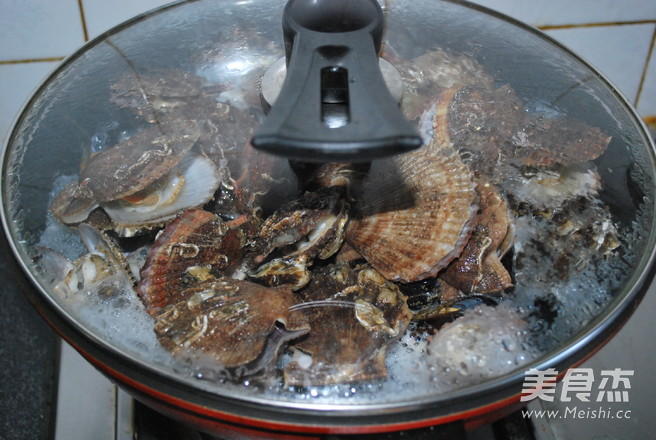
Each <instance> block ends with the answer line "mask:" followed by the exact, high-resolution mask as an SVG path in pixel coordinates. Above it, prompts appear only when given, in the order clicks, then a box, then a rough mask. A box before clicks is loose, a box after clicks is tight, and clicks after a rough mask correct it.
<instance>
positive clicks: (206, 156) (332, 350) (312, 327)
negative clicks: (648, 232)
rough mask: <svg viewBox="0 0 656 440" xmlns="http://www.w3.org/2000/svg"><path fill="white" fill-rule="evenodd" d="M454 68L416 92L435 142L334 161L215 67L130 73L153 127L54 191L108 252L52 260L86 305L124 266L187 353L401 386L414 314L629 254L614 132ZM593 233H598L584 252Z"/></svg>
mask: <svg viewBox="0 0 656 440" xmlns="http://www.w3.org/2000/svg"><path fill="white" fill-rule="evenodd" d="M443 55H444V54H443V51H441V50H440V51H437V52H436V53H435V54H426V55H423V56H422V57H423V58H422V59H421V60H419V61H421V62H418V63H415V65H416V66H418V68H419V67H421V66H423V65H424V64H426V63H428V62H429V61H430V64H433V61H434V60H439V58H440V57H441V56H443ZM458 59H460V60H462V62H463V67H462V69H461V70H466V69H480V68H481V67H480V66H479V65H478V64H477V63H476V62H475V61H473V60H471V59H467V58H466V57H464V56H460V57H459V58H458ZM422 62H423V63H424V64H422ZM438 64H439V63H438ZM411 73H412V72H411ZM412 75H415V76H413V78H411V79H410V81H409V84H411V86H412V87H415V88H416V87H419V86H418V85H417V84H416V83H417V77H416V75H418V73H417V72H414V73H412ZM426 76H427V77H428V79H426V81H429V82H430V81H431V79H430V77H431V76H430V75H426ZM434 76H435V82H434V83H433V84H432V85H431V86H430V87H429V89H430V90H432V92H433V93H434V95H433V97H432V98H431V99H427V98H426V96H425V95H421V96H418V97H417V100H416V101H412V98H408V97H406V98H405V100H404V106H405V107H406V110H407V113H408V114H410V115H411V117H414V115H416V116H417V122H418V124H419V125H420V127H421V129H422V134H423V136H424V137H425V145H424V146H423V147H422V148H421V149H420V150H418V151H416V152H413V153H409V154H405V155H403V156H399V157H395V158H392V159H386V160H377V161H374V162H372V163H370V164H366V165H352V164H325V165H320V166H319V165H309V164H300V163H289V162H287V161H286V160H284V159H280V158H275V157H270V156H267V155H265V154H262V153H259V152H257V151H255V150H253V149H252V148H251V147H250V145H249V144H248V139H249V138H250V135H251V133H252V130H254V128H255V125H256V123H255V121H256V116H254V115H253V114H251V113H249V112H248V111H245V110H243V109H238V108H233V107H231V106H229V105H227V104H223V103H220V102H218V101H216V100H215V99H213V98H212V91H211V88H210V87H207V86H205V85H204V84H203V81H202V79H201V78H199V77H195V76H193V75H191V74H184V75H182V74H180V73H178V72H158V73H157V75H155V74H153V75H152V77H149V76H148V75H142V76H141V77H140V78H138V80H137V79H135V78H132V77H130V78H126V79H125V80H124V81H121V82H119V83H117V84H115V85H114V86H113V87H112V96H111V102H112V103H113V104H114V105H116V106H118V107H120V108H122V109H124V110H126V111H129V112H132V113H133V114H134V116H135V117H136V118H139V119H140V120H142V121H143V123H144V125H143V128H142V129H141V130H140V131H138V132H136V133H134V134H132V135H131V136H130V137H129V138H127V139H125V140H121V141H119V142H117V143H116V145H113V146H110V147H109V148H106V149H102V150H101V151H98V152H93V153H90V154H86V155H85V156H84V160H83V161H82V164H81V167H80V168H81V169H80V173H79V178H78V179H77V180H76V181H75V182H73V183H72V184H70V185H68V186H67V187H65V188H64V189H63V190H61V191H60V192H59V193H58V194H57V195H56V196H55V197H54V199H53V201H52V203H51V213H52V215H53V216H54V218H56V219H57V220H58V221H59V222H61V223H62V224H65V225H68V226H69V227H71V228H74V229H75V228H76V229H78V230H79V231H80V233H81V234H82V235H84V236H86V237H90V236H92V237H94V241H95V242H96V243H101V244H102V245H94V246H93V247H92V246H88V248H89V251H90V252H89V254H88V255H85V256H84V257H82V258H81V259H79V260H75V261H68V260H66V259H65V258H64V257H63V256H61V255H59V254H58V253H57V252H56V251H53V250H49V249H42V250H41V251H40V252H41V267H42V268H43V269H44V270H45V271H47V272H48V273H50V274H53V275H52V276H51V277H50V278H49V280H50V282H51V284H52V286H53V289H54V290H55V291H56V292H58V293H59V294H60V295H61V296H62V297H63V298H65V299H66V300H68V301H74V300H75V297H76V292H79V291H82V290H88V289H89V288H90V287H93V286H95V285H98V284H101V285H103V286H105V288H104V289H103V290H102V294H103V295H111V294H112V293H111V289H109V290H110V291H109V292H108V289H107V288H106V287H107V286H108V285H109V286H111V284H107V283H103V281H102V280H103V279H105V278H108V277H111V276H118V275H116V274H121V275H120V276H122V277H124V279H125V280H127V281H126V282H125V283H122V284H121V285H122V286H125V285H131V286H132V288H133V289H134V292H136V294H137V295H138V297H139V299H140V301H141V302H142V304H143V306H144V310H145V312H144V313H147V314H148V315H149V316H151V317H152V320H153V332H154V333H155V334H156V336H157V338H158V340H159V342H160V344H161V345H162V347H164V348H165V349H166V350H168V351H169V352H170V353H171V354H172V355H173V356H174V357H175V358H176V359H178V360H180V362H183V363H186V364H190V365H194V362H195V361H196V360H198V359H201V360H202V362H200V361H199V363H200V364H202V365H203V368H207V366H208V365H210V368H213V369H214V370H215V373H216V374H215V375H218V376H219V377H221V378H223V379H229V380H237V381H240V380H243V379H244V378H252V377H255V376H257V377H276V378H279V380H280V381H282V382H283V383H284V384H285V385H286V386H291V387H303V386H321V385H329V384H339V383H354V382H361V381H371V380H378V379H384V378H385V377H386V376H387V368H386V362H385V359H386V351H387V349H388V347H389V346H390V345H391V344H397V343H399V341H400V340H401V338H402V336H403V335H404V333H405V332H406V330H407V329H408V327H409V326H410V325H411V323H413V324H412V326H413V328H414V329H415V330H414V331H417V329H418V328H419V329H420V331H423V332H425V333H426V334H428V335H429V336H430V335H433V334H435V332H439V331H440V330H439V329H440V327H441V326H442V325H443V324H444V323H445V322H447V321H453V320H455V319H458V317H459V316H461V315H462V313H463V311H464V310H465V309H468V308H474V307H477V306H478V305H485V306H494V305H496V304H497V303H499V302H501V301H511V299H512V295H513V289H514V287H515V285H516V284H517V283H521V282H525V281H524V279H523V278H522V277H524V276H526V275H523V273H522V271H521V270H518V267H523V266H527V265H530V264H531V262H530V260H531V259H533V258H535V254H536V253H540V254H541V256H542V258H543V260H544V261H547V263H546V266H547V268H546V269H545V272H548V273H549V274H550V275H549V276H560V277H563V278H566V277H567V276H568V273H569V272H570V271H575V270H579V269H580V267H581V265H582V264H586V261H587V260H589V259H590V258H593V256H595V255H609V254H611V253H612V252H614V249H615V248H616V247H617V246H618V245H619V242H618V240H617V238H616V231H615V227H614V225H613V222H612V220H611V218H610V214H609V212H608V209H607V208H606V207H605V206H603V204H602V203H601V202H599V201H597V199H596V198H595V197H596V193H597V191H598V190H599V188H600V180H599V176H598V174H597V173H596V169H595V165H594V162H593V160H594V159H595V158H597V157H598V156H599V155H601V154H603V152H604V151H605V149H606V148H607V146H608V144H609V142H610V138H609V137H608V136H606V135H605V134H603V133H602V132H601V130H599V129H598V128H596V127H592V126H589V125H588V124H586V123H584V122H581V121H577V120H573V119H572V118H570V117H567V116H561V117H557V118H554V117H547V116H545V115H538V114H532V113H530V112H528V111H527V110H526V109H525V108H524V105H523V103H522V101H521V99H519V98H518V97H517V96H516V95H515V93H514V91H513V90H512V88H511V87H510V86H509V85H504V86H502V87H498V88H496V87H495V86H494V83H493V81H491V80H489V81H488V80H486V79H485V78H487V77H483V76H481V75H476V74H475V72H470V74H469V75H467V74H462V72H461V78H464V79H465V80H466V79H467V78H479V80H477V82H476V83H474V84H463V83H458V82H454V81H447V82H446V83H445V82H444V81H445V80H444V78H442V77H441V76H440V75H434ZM481 78H483V79H481ZM408 109H409V110H408ZM419 114H421V115H420V116H419ZM529 224H530V225H531V226H530V227H533V228H535V231H529V230H528V229H527V225H529ZM518 228H519V229H521V230H520V231H518ZM520 232H521V234H519V233H520ZM527 234H528V235H529V236H527ZM530 234H533V238H531V237H530ZM518 235H520V236H521V238H522V239H521V240H517V239H516V237H517V236H518ZM574 238H576V239H577V240H580V241H581V242H582V243H584V245H582V246H581V247H576V249H571V247H570V246H568V243H569V242H570V241H571V240H572V239H574ZM538 242H539V244H538ZM135 243H138V246H140V252H138V254H140V255H141V257H140V258H139V257H134V256H133V257H132V259H130V256H129V255H128V256H127V257H126V254H127V253H128V252H127V249H128V248H129V249H134V248H136V247H138V246H137V245H136V244H135ZM538 247H539V250H536V248H538ZM99 248H102V249H103V252H98V250H97V249H99ZM133 254H134V253H133ZM126 258H127V259H126ZM135 258H136V261H135ZM128 260H130V261H128ZM540 264H544V263H540ZM526 273H528V272H526ZM438 356H439V354H438ZM192 369H193V368H192ZM205 376H207V374H205Z"/></svg>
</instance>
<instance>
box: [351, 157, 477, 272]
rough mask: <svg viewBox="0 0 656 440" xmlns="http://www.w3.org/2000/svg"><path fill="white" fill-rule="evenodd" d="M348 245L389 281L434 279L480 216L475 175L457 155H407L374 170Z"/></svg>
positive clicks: (364, 185)
mask: <svg viewBox="0 0 656 440" xmlns="http://www.w3.org/2000/svg"><path fill="white" fill-rule="evenodd" d="M356 198H357V201H356V203H355V206H354V215H353V218H352V219H351V221H350V223H349V225H348V228H347V231H346V239H347V240H348V242H349V244H350V245H351V246H353V248H355V249H356V250H357V251H358V252H359V253H360V254H362V256H364V257H365V258H366V259H367V261H368V262H369V263H371V265H372V266H373V267H374V268H375V269H376V270H377V271H378V272H380V273H381V274H382V275H383V276H385V277H386V278H387V279H389V280H394V281H403V282H412V281H417V280H421V279H424V278H428V277H432V276H435V275H436V274H437V273H438V272H439V271H440V270H441V269H443V268H444V267H445V266H446V265H447V264H448V263H449V262H450V261H451V260H453V259H454V258H456V257H457V256H458V255H459V254H460V252H461V251H462V249H463V248H464V246H465V243H466V242H467V239H468V238H469V234H470V233H471V228H472V224H473V219H474V217H475V214H476V210H477V206H476V192H475V190H474V183H473V181H472V174H471V172H470V171H469V169H468V168H467V167H466V166H465V165H464V164H463V163H462V162H461V160H460V158H459V157H458V156H457V155H455V154H449V153H447V152H444V153H443V154H427V153H426V152H424V151H419V152H417V153H412V154H406V155H404V156H402V157H399V158H396V159H394V160H392V161H385V162H383V161H381V162H376V163H374V164H372V168H371V170H370V171H369V173H368V174H367V176H366V177H365V179H364V181H363V183H362V189H361V190H360V194H358V195H357V196H356Z"/></svg>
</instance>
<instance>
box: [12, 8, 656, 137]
mask: <svg viewBox="0 0 656 440" xmlns="http://www.w3.org/2000/svg"><path fill="white" fill-rule="evenodd" d="M474 1H475V2H477V3H479V4H481V5H483V6H486V7H489V8H492V9H496V10H498V11H500V12H503V13H505V14H508V15H510V16H513V17H515V18H518V19H520V20H522V21H525V22H527V23H529V24H531V25H534V26H539V27H542V28H543V29H544V30H545V32H547V33H548V34H549V35H550V36H552V37H554V38H556V39H558V40H560V41H561V42H563V43H564V44H565V45H566V46H568V47H570V48H571V49H573V50H574V51H575V52H577V53H579V54H580V55H581V56H582V57H583V58H584V59H586V60H587V61H589V62H590V63H591V64H593V65H594V66H596V67H597V68H598V69H599V70H600V71H601V72H602V73H604V74H605V75H606V76H607V77H608V78H609V79H610V80H611V81H612V82H613V83H614V84H615V85H616V86H617V87H618V88H619V90H621V91H622V92H623V93H624V95H625V96H626V97H627V98H628V99H629V100H630V101H631V102H632V103H633V104H634V105H636V107H637V109H638V111H639V112H640V114H641V116H643V117H645V118H650V119H654V118H656V61H655V59H656V55H654V37H655V35H656V2H655V1H654V0H623V1H621V2H619V1H616V0H577V1H576V2H571V1H569V0H550V1H548V2H546V1H542V2H538V1H531V2H528V1H523V0H474ZM167 3H168V1H167V0H114V1H111V2H109V1H106V0H78V1H76V0H58V1H57V2H53V1H49V0H0V11H2V13H1V14H0V41H1V42H2V43H1V44H0V143H4V141H5V140H6V137H7V135H8V133H7V132H8V130H9V128H10V125H11V122H12V120H13V119H14V117H15V115H16V114H17V113H18V112H19V110H20V108H21V107H22V105H23V103H24V102H25V100H26V99H27V98H28V97H29V96H30V94H31V92H32V91H33V90H34V88H35V87H36V86H37V85H38V84H39V82H40V81H41V80H42V78H44V77H45V76H46V74H47V73H48V72H49V71H50V70H51V69H53V68H54V67H55V66H56V65H57V63H58V62H60V61H61V60H62V59H63V58H64V57H66V56H67V55H69V54H70V53H72V52H73V51H74V50H75V49H76V48H77V47H79V46H81V45H82V44H83V43H84V41H85V40H87V39H90V38H94V37H96V36H98V35H100V34H101V33H102V32H104V31H106V30H108V29H110V28H111V27H113V26H115V25H117V24H119V23H120V22H122V21H124V20H127V19H129V18H130V17H133V16H135V15H137V14H140V13H143V12H145V11H148V10H150V9H153V8H156V7H159V6H162V5H164V4H167ZM648 65H649V68H648V69H647V66H648Z"/></svg>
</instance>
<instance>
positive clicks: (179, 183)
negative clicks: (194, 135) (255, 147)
mask: <svg viewBox="0 0 656 440" xmlns="http://www.w3.org/2000/svg"><path fill="white" fill-rule="evenodd" d="M220 183H221V181H220V173H219V170H218V169H217V168H216V166H215V165H214V162H212V161H211V160H210V159H208V158H206V157H205V156H201V155H193V154H190V155H188V156H187V157H185V159H183V160H182V161H181V162H180V163H179V164H178V166H176V167H175V168H174V169H173V170H171V171H170V172H169V173H168V174H167V175H165V176H163V177H162V178H161V179H160V180H158V181H157V182H155V183H153V184H152V185H151V186H150V187H148V188H147V189H146V190H144V191H143V193H142V197H141V198H140V200H143V199H148V198H149V197H150V196H154V199H155V201H154V202H153V203H139V202H138V203H130V202H129V201H128V200H125V199H122V200H115V201H113V202H107V203H103V204H102V207H103V209H104V210H105V212H106V213H107V215H108V216H109V217H110V218H111V219H112V221H113V222H114V223H116V224H117V225H120V226H125V225H143V224H147V223H157V222H164V221H166V220H170V219H172V218H173V217H175V215H176V214H178V213H179V212H181V211H183V210H185V209H189V208H195V207H198V206H202V205H204V204H205V203H207V202H208V201H210V200H211V199H212V197H213V195H214V192H215V191H216V189H217V188H218V187H219V184H220ZM146 192H147V193H148V194H146Z"/></svg>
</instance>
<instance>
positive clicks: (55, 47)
mask: <svg viewBox="0 0 656 440" xmlns="http://www.w3.org/2000/svg"><path fill="white" fill-rule="evenodd" d="M0 11H2V12H1V13H0V42H1V43H0V60H23V59H33V58H51V57H62V56H66V55H68V54H69V53H71V52H72V51H73V50H74V49H76V48H77V47H78V46H80V45H81V44H82V43H84V32H83V30H82V22H81V20H80V10H79V8H78V4H77V2H76V0H57V1H56V2H55V1H52V0H1V1H0Z"/></svg>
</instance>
